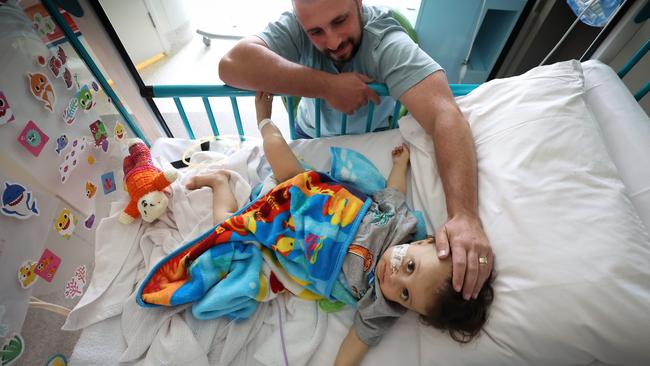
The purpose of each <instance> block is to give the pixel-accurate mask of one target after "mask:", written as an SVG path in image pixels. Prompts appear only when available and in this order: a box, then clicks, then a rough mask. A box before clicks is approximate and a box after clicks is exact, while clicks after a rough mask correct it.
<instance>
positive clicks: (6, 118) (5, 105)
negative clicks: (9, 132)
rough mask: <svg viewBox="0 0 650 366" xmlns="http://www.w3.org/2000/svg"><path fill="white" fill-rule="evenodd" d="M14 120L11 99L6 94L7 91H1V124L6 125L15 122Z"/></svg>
mask: <svg viewBox="0 0 650 366" xmlns="http://www.w3.org/2000/svg"><path fill="white" fill-rule="evenodd" d="M14 120H15V118H14V113H13V112H12V111H11V106H10V105H9V101H8V100H7V97H6V96H5V93H3V92H1V91H0V126H2V125H6V124H7V123H9V122H13V121H14Z"/></svg>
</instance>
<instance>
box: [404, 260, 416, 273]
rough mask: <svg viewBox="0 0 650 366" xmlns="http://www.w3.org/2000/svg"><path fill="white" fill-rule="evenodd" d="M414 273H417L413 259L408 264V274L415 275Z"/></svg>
mask: <svg viewBox="0 0 650 366" xmlns="http://www.w3.org/2000/svg"><path fill="white" fill-rule="evenodd" d="M413 271H415V262H414V261H413V259H411V260H409V261H408V263H407V264H406V272H408V273H413Z"/></svg>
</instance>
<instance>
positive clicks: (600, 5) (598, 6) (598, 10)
mask: <svg viewBox="0 0 650 366" xmlns="http://www.w3.org/2000/svg"><path fill="white" fill-rule="evenodd" d="M566 2H567V4H569V7H570V8H571V10H573V12H574V13H575V14H576V16H579V17H580V20H581V21H582V22H583V23H585V24H587V25H590V26H592V27H602V26H604V25H605V24H607V21H608V20H609V17H610V16H611V15H612V14H613V13H614V12H615V11H616V9H617V8H618V7H619V6H620V5H621V2H623V1H622V0H566ZM587 7H589V8H588V9H586V10H585V8H587ZM580 14H582V16H581V15H580Z"/></svg>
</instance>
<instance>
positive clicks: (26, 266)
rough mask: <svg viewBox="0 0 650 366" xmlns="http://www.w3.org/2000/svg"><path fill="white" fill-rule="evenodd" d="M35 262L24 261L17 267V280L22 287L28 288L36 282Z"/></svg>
mask: <svg viewBox="0 0 650 366" xmlns="http://www.w3.org/2000/svg"><path fill="white" fill-rule="evenodd" d="M36 278H37V277H36V262H32V261H25V262H23V264H22V265H21V266H20V268H18V282H20V286H21V287H22V288H30V287H31V286H32V285H33V284H34V283H35V282H36Z"/></svg>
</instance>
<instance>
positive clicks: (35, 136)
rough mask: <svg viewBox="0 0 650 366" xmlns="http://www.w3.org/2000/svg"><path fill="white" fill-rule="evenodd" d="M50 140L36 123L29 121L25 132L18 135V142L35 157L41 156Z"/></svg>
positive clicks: (24, 129)
mask: <svg viewBox="0 0 650 366" xmlns="http://www.w3.org/2000/svg"><path fill="white" fill-rule="evenodd" d="M49 139H50V138H49V137H48V136H47V135H46V134H45V132H43V131H42V130H41V129H40V128H39V127H38V126H37V125H36V123H34V121H28V122H27V124H26V125H25V128H23V131H22V132H21V133H20V135H18V142H20V144H21V145H23V146H24V147H25V148H26V149H27V151H29V152H30V153H32V155H34V156H35V157H38V155H40V153H41V150H43V147H44V146H45V144H46V143H47V141H49Z"/></svg>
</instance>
